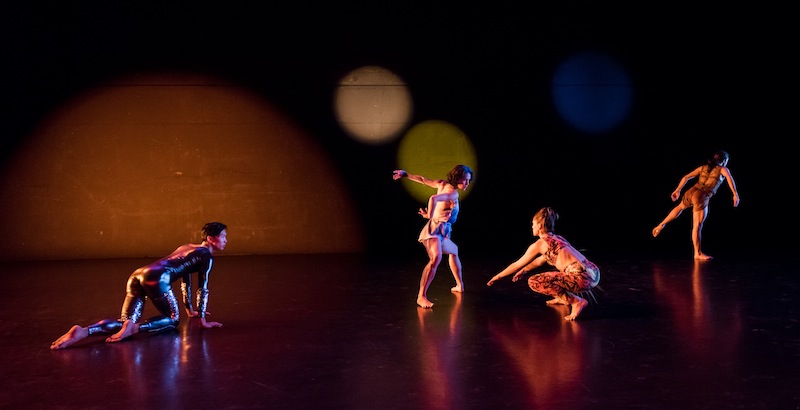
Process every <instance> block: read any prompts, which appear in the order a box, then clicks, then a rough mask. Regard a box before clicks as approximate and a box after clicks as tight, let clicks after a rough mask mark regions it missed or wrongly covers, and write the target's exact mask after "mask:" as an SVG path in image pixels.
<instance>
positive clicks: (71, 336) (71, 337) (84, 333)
mask: <svg viewBox="0 0 800 410" xmlns="http://www.w3.org/2000/svg"><path fill="white" fill-rule="evenodd" d="M88 336H89V328H86V327H81V326H78V325H75V326H72V328H70V329H69V332H67V333H64V335H63V336H61V337H59V338H58V339H56V340H55V341H54V342H53V343H51V344H50V349H52V350H58V349H63V348H65V347H69V346H70V345H73V344H75V343H78V342H79V341H81V340H83V339H85V338H86V337H88Z"/></svg>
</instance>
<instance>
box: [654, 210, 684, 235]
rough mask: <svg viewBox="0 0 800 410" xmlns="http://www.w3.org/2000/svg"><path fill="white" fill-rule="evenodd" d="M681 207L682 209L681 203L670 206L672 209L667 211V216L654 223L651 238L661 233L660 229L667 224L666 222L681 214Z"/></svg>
mask: <svg viewBox="0 0 800 410" xmlns="http://www.w3.org/2000/svg"><path fill="white" fill-rule="evenodd" d="M683 209H684V208H683V205H681V204H679V205H677V206H676V207H674V208H672V210H671V211H669V213H668V214H667V217H666V218H664V220H663V221H661V223H659V224H658V225H656V227H655V228H653V238H655V237H656V236H658V234H660V233H661V230H663V229H664V228H665V227H666V226H667V224H668V223H670V222H672V221H674V220H675V219H676V218H677V217H679V216H680V215H681V213H682V212H683Z"/></svg>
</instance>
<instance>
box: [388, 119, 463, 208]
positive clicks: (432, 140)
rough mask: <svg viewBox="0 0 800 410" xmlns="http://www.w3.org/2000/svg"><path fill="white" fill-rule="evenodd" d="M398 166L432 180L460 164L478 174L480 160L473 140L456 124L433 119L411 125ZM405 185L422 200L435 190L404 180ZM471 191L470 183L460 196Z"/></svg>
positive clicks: (398, 157) (403, 142) (404, 138)
mask: <svg viewBox="0 0 800 410" xmlns="http://www.w3.org/2000/svg"><path fill="white" fill-rule="evenodd" d="M397 164H398V168H400V169H405V170H406V171H408V172H409V173H411V174H418V175H423V176H425V177H427V178H430V179H444V178H445V177H446V176H447V173H448V172H449V171H450V170H451V169H453V167H454V166H456V165H458V164H464V165H467V166H469V167H470V168H471V169H472V171H473V172H474V173H475V174H477V173H478V167H477V165H478V160H477V156H476V154H475V148H474V147H473V145H472V141H470V139H469V138H468V137H467V136H466V135H465V134H464V133H463V132H462V131H461V130H460V129H459V128H458V127H456V126H454V125H452V124H450V123H448V122H445V121H439V120H430V121H425V122H422V123H419V124H417V125H415V126H414V127H412V128H411V129H410V130H409V131H408V132H407V133H406V135H405V136H404V137H403V140H402V141H401V142H400V147H399V148H398V153H397ZM402 181H403V186H404V187H405V189H406V190H407V191H408V193H409V194H411V196H413V197H414V198H415V199H417V200H419V201H420V202H423V203H425V202H427V201H428V198H429V197H430V196H431V195H433V194H434V193H435V191H433V190H432V189H431V188H430V187H428V186H425V185H422V184H418V183H416V182H412V181H409V180H407V179H403V180H402ZM471 190H472V185H470V186H469V187H468V188H467V190H466V191H465V192H461V198H465V197H466V196H467V195H469V193H470V191H471Z"/></svg>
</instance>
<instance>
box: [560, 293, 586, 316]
mask: <svg viewBox="0 0 800 410" xmlns="http://www.w3.org/2000/svg"><path fill="white" fill-rule="evenodd" d="M588 304H589V302H588V301H587V300H586V299H584V298H582V297H580V296H577V295H572V303H570V307H571V308H572V309H571V310H570V313H569V316H564V319H566V320H575V319H576V318H577V317H578V315H580V314H581V311H582V310H583V308H585V307H586V306H587V305H588Z"/></svg>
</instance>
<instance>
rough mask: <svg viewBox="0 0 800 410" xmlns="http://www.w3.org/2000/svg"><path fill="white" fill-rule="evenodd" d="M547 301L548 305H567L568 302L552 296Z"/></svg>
mask: <svg viewBox="0 0 800 410" xmlns="http://www.w3.org/2000/svg"><path fill="white" fill-rule="evenodd" d="M545 303H546V304H548V305H551V306H552V305H566V304H567V302H564V301H563V300H561V299H559V298H552V299H550V300H548V301H547V302H545Z"/></svg>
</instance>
